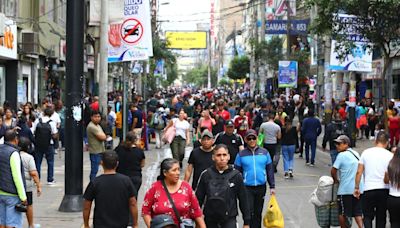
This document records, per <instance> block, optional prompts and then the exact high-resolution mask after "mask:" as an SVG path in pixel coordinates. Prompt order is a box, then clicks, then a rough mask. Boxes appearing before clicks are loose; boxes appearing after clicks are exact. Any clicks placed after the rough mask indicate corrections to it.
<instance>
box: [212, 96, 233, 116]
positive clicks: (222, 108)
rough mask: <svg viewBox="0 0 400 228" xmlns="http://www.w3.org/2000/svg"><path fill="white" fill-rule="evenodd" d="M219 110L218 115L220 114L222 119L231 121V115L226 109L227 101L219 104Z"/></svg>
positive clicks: (221, 101)
mask: <svg viewBox="0 0 400 228" xmlns="http://www.w3.org/2000/svg"><path fill="white" fill-rule="evenodd" d="M217 106H218V110H217V112H216V114H218V115H219V116H220V117H222V118H223V119H224V120H225V121H228V120H230V119H231V114H230V113H229V112H228V111H227V110H226V109H225V101H224V100H222V99H221V100H219V101H218V102H217Z"/></svg>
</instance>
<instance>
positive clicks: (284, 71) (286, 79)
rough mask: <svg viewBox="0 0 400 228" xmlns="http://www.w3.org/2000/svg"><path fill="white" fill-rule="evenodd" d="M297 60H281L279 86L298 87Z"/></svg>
mask: <svg viewBox="0 0 400 228" xmlns="http://www.w3.org/2000/svg"><path fill="white" fill-rule="evenodd" d="M297 69H298V64H297V61H279V74H278V87H279V88H297V72H298V70H297Z"/></svg>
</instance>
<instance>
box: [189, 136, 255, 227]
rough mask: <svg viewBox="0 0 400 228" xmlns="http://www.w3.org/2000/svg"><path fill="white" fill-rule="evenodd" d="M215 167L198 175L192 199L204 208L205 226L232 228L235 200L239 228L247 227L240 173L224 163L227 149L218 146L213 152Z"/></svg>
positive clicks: (234, 218) (245, 203)
mask: <svg viewBox="0 0 400 228" xmlns="http://www.w3.org/2000/svg"><path fill="white" fill-rule="evenodd" d="M212 158H213V161H214V163H215V166H212V167H210V168H208V169H206V170H205V171H204V172H203V173H202V174H201V176H200V179H199V183H198V185H197V188H196V189H197V190H196V196H197V199H198V200H199V204H200V206H203V205H204V209H203V211H204V216H205V222H206V225H207V227H215V228H231V227H236V216H237V215H238V208H237V200H239V206H240V210H241V212H242V215H243V221H244V225H243V228H249V224H250V209H249V205H248V203H247V195H246V188H245V186H244V183H243V177H242V174H241V173H240V172H239V171H238V170H236V169H234V168H233V167H232V166H230V165H229V164H228V161H229V159H230V155H229V152H228V147H227V146H226V145H224V144H218V145H217V146H216V147H215V148H214V150H213V156H212Z"/></svg>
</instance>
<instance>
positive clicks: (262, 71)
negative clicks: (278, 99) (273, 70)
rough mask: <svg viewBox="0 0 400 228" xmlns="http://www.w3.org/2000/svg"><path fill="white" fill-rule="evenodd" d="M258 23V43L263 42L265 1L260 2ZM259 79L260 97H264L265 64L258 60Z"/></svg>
mask: <svg viewBox="0 0 400 228" xmlns="http://www.w3.org/2000/svg"><path fill="white" fill-rule="evenodd" d="M259 10H260V21H261V27H260V43H263V42H265V29H266V28H265V0H261V2H260V9H259ZM259 62H260V64H259V68H260V71H259V75H260V76H259V77H260V95H261V96H264V95H265V84H266V82H267V79H266V71H265V64H264V63H263V61H262V60H261V58H260V59H259Z"/></svg>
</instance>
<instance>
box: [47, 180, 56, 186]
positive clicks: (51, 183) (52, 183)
mask: <svg viewBox="0 0 400 228" xmlns="http://www.w3.org/2000/svg"><path fill="white" fill-rule="evenodd" d="M47 185H51V186H52V185H56V181H55V180H53V181H50V182H47Z"/></svg>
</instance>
